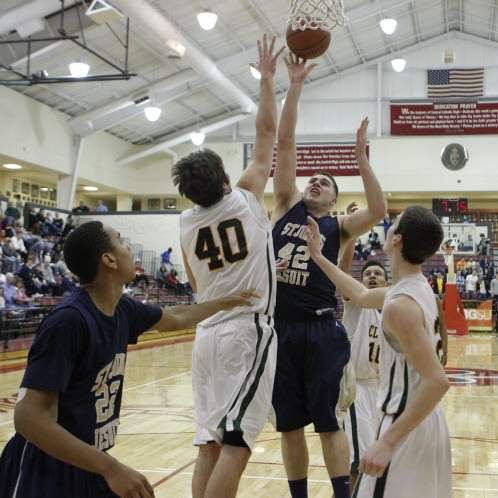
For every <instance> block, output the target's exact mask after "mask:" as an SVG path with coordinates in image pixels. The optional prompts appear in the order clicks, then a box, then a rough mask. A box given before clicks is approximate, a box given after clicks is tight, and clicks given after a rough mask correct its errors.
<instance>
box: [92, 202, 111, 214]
mask: <svg viewBox="0 0 498 498" xmlns="http://www.w3.org/2000/svg"><path fill="white" fill-rule="evenodd" d="M108 211H109V209H108V208H107V206H106V205H105V204H104V201H103V200H99V201H98V202H97V207H96V208H95V212H96V213H107V212H108Z"/></svg>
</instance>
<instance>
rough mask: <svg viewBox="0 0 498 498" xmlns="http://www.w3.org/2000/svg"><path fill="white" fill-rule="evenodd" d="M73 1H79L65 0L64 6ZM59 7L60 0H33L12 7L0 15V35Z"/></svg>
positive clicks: (42, 16)
mask: <svg viewBox="0 0 498 498" xmlns="http://www.w3.org/2000/svg"><path fill="white" fill-rule="evenodd" d="M75 3H79V0H67V4H66V7H71V6H72V5H74V4H75ZM60 9H61V2H60V0H34V1H32V2H27V3H23V4H21V5H18V6H17V7H13V8H12V9H9V10H7V11H6V12H4V13H3V14H2V15H1V16H0V36H1V35H7V34H9V33H10V32H11V31H14V30H16V29H17V28H19V27H20V26H23V25H24V24H26V23H27V22H29V21H32V20H34V19H43V18H45V17H46V16H48V15H50V14H53V13H54V12H57V11H59V10H60Z"/></svg>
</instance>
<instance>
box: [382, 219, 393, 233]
mask: <svg viewBox="0 0 498 498" xmlns="http://www.w3.org/2000/svg"><path fill="white" fill-rule="evenodd" d="M383 224H384V238H385V237H387V232H388V231H389V229H390V228H391V225H392V224H393V223H392V221H391V218H390V217H389V215H386V216H385V217H384V223H383Z"/></svg>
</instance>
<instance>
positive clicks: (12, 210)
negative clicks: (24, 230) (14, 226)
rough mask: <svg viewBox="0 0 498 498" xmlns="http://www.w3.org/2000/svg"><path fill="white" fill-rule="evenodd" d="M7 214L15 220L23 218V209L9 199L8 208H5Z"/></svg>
mask: <svg viewBox="0 0 498 498" xmlns="http://www.w3.org/2000/svg"><path fill="white" fill-rule="evenodd" d="M5 216H6V217H7V218H12V219H13V220H14V221H17V220H19V219H20V218H21V211H19V209H17V208H16V207H15V206H14V203H13V202H10V201H9V202H8V204H7V209H6V210H5Z"/></svg>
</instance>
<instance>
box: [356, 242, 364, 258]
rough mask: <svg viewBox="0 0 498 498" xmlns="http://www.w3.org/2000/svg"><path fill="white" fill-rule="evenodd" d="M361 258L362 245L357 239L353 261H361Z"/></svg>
mask: <svg viewBox="0 0 498 498" xmlns="http://www.w3.org/2000/svg"><path fill="white" fill-rule="evenodd" d="M362 256H363V244H362V243H361V239H358V240H357V241H356V243H355V245H354V259H361V258H362Z"/></svg>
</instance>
